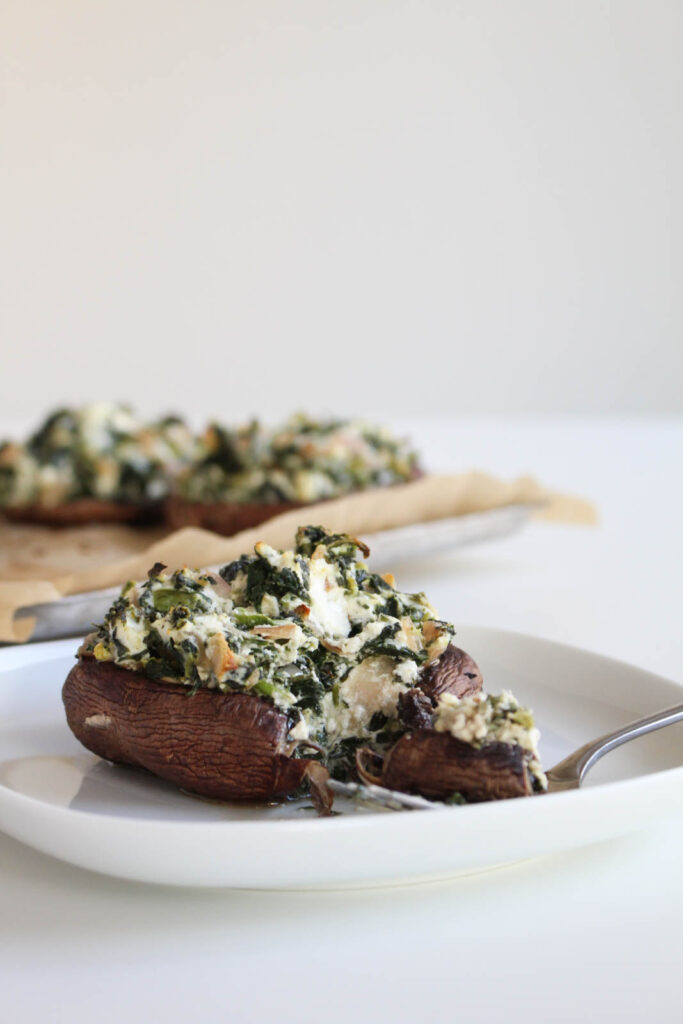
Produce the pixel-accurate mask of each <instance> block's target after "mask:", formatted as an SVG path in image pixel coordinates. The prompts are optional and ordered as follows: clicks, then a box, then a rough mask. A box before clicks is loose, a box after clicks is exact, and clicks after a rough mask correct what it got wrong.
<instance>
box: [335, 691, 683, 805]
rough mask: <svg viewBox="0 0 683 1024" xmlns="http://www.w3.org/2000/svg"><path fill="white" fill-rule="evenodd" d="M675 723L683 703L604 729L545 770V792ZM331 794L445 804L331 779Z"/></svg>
mask: <svg viewBox="0 0 683 1024" xmlns="http://www.w3.org/2000/svg"><path fill="white" fill-rule="evenodd" d="M676 722H683V704H677V705H676V707H673V708H667V709H666V710H665V711H658V712H656V713H655V714H654V715H648V717H647V718H639V719H638V721H637V722H630V723H629V724H628V725H624V726H622V727H621V729H615V730H614V732H608V733H606V735H604V736H600V737H599V738H598V739H597V740H591V742H590V743H585V744H584V745H583V746H582V747H579V749H578V750H575V751H574V753H573V754H570V755H569V757H565V758H564V760H563V761H560V762H559V763H558V764H556V765H555V767H554V768H551V769H550V771H549V772H547V773H546V774H547V779H548V792H549V793H560V792H563V791H565V790H568V789H578V788H579V786H580V785H581V783H582V782H583V780H584V778H585V777H586V775H587V773H588V772H589V771H590V770H591V768H592V767H593V765H594V764H597V762H598V761H599V760H600V758H601V757H604V755H605V754H609V752H610V750H615V749H616V747H620V746H621V745H622V744H623V743H628V742H629V740H634V739H636V738H637V737H638V736H644V735H645V734H646V733H648V732H654V731H655V729H663V728H664V726H666V725H674V724H675V723H676ZM328 786H329V788H330V789H331V790H332V792H333V793H338V794H339V795H340V796H349V797H353V798H354V799H356V800H358V801H360V802H361V803H368V804H376V805H377V804H379V805H380V806H382V807H385V808H386V809H387V810H390V811H402V810H407V811H434V810H441V809H444V808H445V807H446V805H445V804H442V803H440V802H439V801H433V800H425V798H424V797H421V796H411V795H410V794H408V793H399V792H397V791H396V790H392V789H384V788H383V787H382V786H364V785H362V784H360V783H357V782H337V781H336V779H331V780H330V781H329V782H328Z"/></svg>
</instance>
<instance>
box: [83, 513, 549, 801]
mask: <svg viewBox="0 0 683 1024" xmlns="http://www.w3.org/2000/svg"><path fill="white" fill-rule="evenodd" d="M368 553H369V552H368V550H367V548H366V547H365V546H364V545H363V544H362V542H360V541H357V540H355V539H354V538H352V537H349V536H346V535H343V534H331V533H328V532H327V531H326V530H324V529H323V528H321V527H317V526H307V527H302V528H301V529H300V530H299V531H298V533H297V538H296V546H295V548H294V550H291V551H278V550H275V549H274V548H272V547H269V546H268V545H267V544H264V543H260V544H257V545H256V547H255V550H254V553H253V554H250V555H243V556H242V557H241V558H240V559H238V560H237V561H235V562H232V563H230V564H229V565H226V566H224V567H223V568H222V569H221V570H220V572H217V573H213V572H200V571H197V570H190V569H183V570H181V571H177V572H173V573H169V572H166V570H165V567H164V566H163V565H161V564H157V565H155V566H154V567H153V568H152V569H151V570H150V572H149V575H148V578H147V579H146V580H145V581H144V582H143V583H129V584H127V585H126V586H125V587H124V588H123V590H122V592H121V595H120V597H119V598H118V599H117V600H116V602H115V603H114V604H113V605H112V607H111V609H110V610H109V612H108V614H107V616H106V618H105V620H104V622H103V623H102V624H101V625H100V626H99V627H98V628H97V630H96V631H95V632H94V633H92V634H91V635H90V636H89V637H87V638H86V640H85V641H84V643H83V645H82V647H81V649H80V651H79V654H78V662H77V664H76V665H75V667H74V668H73V669H72V670H71V672H70V674H69V676H68V677H67V680H66V682H65V684H64V689H63V699H64V705H65V708H66V715H67V721H68V724H69V726H70V727H71V729H72V731H73V732H74V734H75V735H76V736H77V738H78V739H79V740H80V741H81V742H82V743H83V744H84V745H85V746H86V747H88V749H90V750H92V751H93V752H94V753H96V754H98V755H100V756H101V757H104V758H106V759H108V760H111V761H115V762H122V763H126V764H131V765H136V766H139V767H143V768H146V769H148V770H149V771H151V772H153V773H154V774H156V775H158V776H160V777H161V778H164V779H167V780H168V781H170V782H172V783H174V784H175V785H177V786H180V787H182V788H184V789H186V790H189V791H191V792H195V793H199V794H202V795H204V796H208V797H214V798H218V799H222V800H230V801H259V802H262V801H270V800H277V799H282V798H285V797H287V796H291V795H293V794H297V793H299V792H302V791H303V790H304V789H305V788H306V787H307V788H308V790H309V791H310V793H311V795H312V796H313V798H314V802H315V803H316V806H317V807H318V809H319V810H321V811H326V810H329V807H330V804H331V793H330V790H329V789H328V788H327V785H326V780H327V778H328V777H329V775H332V776H334V777H335V778H338V779H341V780H353V779H357V778H358V777H360V778H361V779H365V780H366V781H376V782H377V781H378V782H380V783H381V784H382V785H386V786H388V787H390V788H393V789H402V790H405V791H406V792H412V793H420V794H422V795H424V796H426V797H428V798H431V799H436V800H444V801H450V802H454V801H456V802H457V801H466V802H469V801H478V800H488V799H498V798H504V797H510V796H520V795H529V794H531V793H532V792H535V791H541V790H543V789H544V788H545V777H544V775H543V772H542V770H541V767H540V763H539V761H538V752H537V739H538V734H537V731H536V730H535V728H534V724H533V718H532V715H531V712H530V711H528V710H526V709H524V708H521V707H520V706H519V704H518V703H517V702H516V701H515V699H514V697H512V695H511V694H508V693H504V694H502V695H501V696H500V697H493V696H489V695H486V694H484V693H483V691H482V677H481V673H480V672H479V669H478V668H477V666H476V664H475V663H474V661H473V660H472V659H471V658H470V657H469V655H467V654H466V653H465V652H464V651H462V650H460V649H459V648H458V647H456V646H455V644H454V643H453V635H454V629H453V626H451V625H450V623H448V622H444V621H443V620H441V619H439V618H438V616H437V614H436V611H435V610H434V608H433V607H432V606H431V605H430V603H429V601H428V600H427V598H426V597H425V595H424V594H406V593H402V592H401V591H399V590H397V589H396V587H395V586H394V581H393V578H392V577H391V576H379V575H377V574H375V573H372V572H370V571H369V570H368V568H367V566H366V564H365V562H364V561H363V558H364V556H367V554H368Z"/></svg>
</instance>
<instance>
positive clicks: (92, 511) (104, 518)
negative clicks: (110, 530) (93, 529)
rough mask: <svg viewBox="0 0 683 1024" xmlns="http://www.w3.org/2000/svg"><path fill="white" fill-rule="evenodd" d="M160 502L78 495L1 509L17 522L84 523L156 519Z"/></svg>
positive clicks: (151, 520) (158, 514)
mask: <svg viewBox="0 0 683 1024" xmlns="http://www.w3.org/2000/svg"><path fill="white" fill-rule="evenodd" d="M162 511H163V506H162V504H161V503H160V502H149V503H147V504H144V505H136V504H134V503H132V502H124V501H103V500H101V499H99V498H78V499H77V500H75V501H68V502H64V504H62V505H12V506H9V505H8V506H6V507H5V508H3V509H2V513H3V515H4V516H5V518H6V519H9V520H11V521H12V522H14V523H40V524H41V525H43V526H85V525H87V524H88V523H156V522H159V521H160V520H161V518H162Z"/></svg>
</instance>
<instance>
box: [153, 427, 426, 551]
mask: <svg viewBox="0 0 683 1024" xmlns="http://www.w3.org/2000/svg"><path fill="white" fill-rule="evenodd" d="M200 443H201V448H202V455H201V457H200V458H199V459H198V461H197V462H196V463H195V464H194V465H193V466H192V467H190V468H188V469H187V470H186V471H185V472H184V473H183V474H182V475H181V476H180V478H179V480H178V482H177V485H176V488H175V490H174V493H173V495H172V496H171V498H170V499H169V501H168V503H167V519H168V522H169V523H170V525H171V526H175V527H180V526H189V525H191V526H203V527H205V528H206V529H210V530H214V531H215V532H217V533H222V534H225V535H231V534H234V533H237V532H238V531H239V530H243V529H248V528H249V527H252V526H258V525H259V524H260V523H262V522H265V521H266V520H267V519H271V518H272V517H273V516H275V515H278V514H279V513H281V512H286V511H289V510H291V509H295V508H301V507H302V506H305V505H310V504H313V503H315V502H318V501H326V500H329V499H331V498H337V497H340V496H341V495H344V494H350V493H352V492H354V491H362V490H367V489H368V488H374V487H386V486H390V485H392V484H397V483H406V482H408V481H410V480H414V479H415V478H416V477H418V476H420V469H419V466H418V460H417V455H416V454H415V452H413V451H412V450H411V449H410V448H409V446H408V445H407V444H406V443H405V442H404V441H401V440H398V439H397V438H395V437H393V436H392V435H391V434H390V433H389V432H388V431H387V430H385V429H383V428H379V427H374V426H370V425H368V424H366V423H362V422H360V421H354V420H314V419H311V418H310V417H308V416H305V415H302V414H299V415H297V416H293V417H292V418H291V419H289V420H288V421H287V422H286V423H285V424H284V425H283V426H281V427H278V428H275V429H274V430H272V431H268V430H266V429H265V428H264V427H263V426H261V425H260V424H259V423H258V422H256V421H254V422H252V423H250V424H249V425H247V426H245V427H241V428H237V429H228V428H225V427H222V426H220V425H218V424H211V425H210V426H209V428H208V429H207V431H206V432H205V434H204V436H203V438H202V440H201V442H200Z"/></svg>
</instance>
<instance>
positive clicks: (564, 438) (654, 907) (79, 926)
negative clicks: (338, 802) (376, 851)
mask: <svg viewBox="0 0 683 1024" xmlns="http://www.w3.org/2000/svg"><path fill="white" fill-rule="evenodd" d="M401 425H405V426H409V427H410V429H411V430H412V433H413V435H414V436H415V438H416V440H417V441H418V443H419V445H420V447H421V448H422V449H423V450H425V451H429V452H430V461H431V463H432V464H433V465H434V466H439V467H451V468H469V467H470V466H475V465H476V466H480V467H482V468H487V469H489V470H491V471H494V472H497V473H500V474H505V475H513V474H517V473H519V472H526V471H533V472H535V473H536V474H537V475H538V476H539V477H540V478H541V479H543V481H544V482H546V483H548V484H551V485H554V486H556V487H558V488H563V489H565V490H574V491H575V492H577V493H581V494H584V495H586V496H590V497H592V498H594V499H595V501H596V502H597V504H598V505H599V508H600V512H601V523H600V526H599V527H598V528H596V529H586V528H579V527H576V528H572V527H566V526H555V525H549V524H542V523H534V524H532V525H530V526H529V527H527V528H526V529H525V531H524V532H523V533H520V534H519V535H517V536H515V537H511V538H508V539H506V540H500V541H496V542H490V543H488V544H486V545H481V546H479V547H476V548H474V547H472V548H469V549H467V550H462V551H461V552H459V553H453V554H452V555H450V556H448V557H443V558H435V559H434V560H432V561H429V562H424V563H423V564H421V565H417V564H416V565H410V566H408V565H406V566H399V567H398V571H397V574H396V575H397V579H398V583H399V585H400V586H401V587H405V589H412V588H415V589H417V588H420V589H425V590H427V592H428V593H429V595H430V597H431V598H432V599H433V600H434V603H436V604H437V607H439V609H440V611H441V613H442V614H443V615H444V617H448V618H451V619H453V620H455V621H456V622H461V623H479V624H482V625H491V626H500V627H504V628H508V629H516V630H519V631H523V632H528V633H535V634H538V635H540V636H545V637H550V638H553V639H557V640H562V641H565V642H568V643H574V644H578V645H580V646H583V647H586V648H589V649H592V650H595V651H599V652H601V653H603V654H608V655H611V656H614V657H618V658H622V659H624V660H628V661H632V662H635V663H637V664H639V665H642V666H645V667H647V668H649V669H651V670H653V671H656V672H659V673H661V674H663V675H668V676H669V677H671V678H674V679H676V680H677V681H679V682H683V634H682V630H681V623H682V622H683V597H682V586H681V580H682V579H683V542H682V540H681V523H682V522H683V484H682V476H681V467H682V466H683V421H668V422H666V421H652V420H643V421H626V422H624V421H615V420H591V421H588V420H585V419H579V420H569V419H566V418H565V419H562V420H556V421H548V420H543V421H530V420H524V421H500V422H495V421H492V420H482V421H479V422H476V421H473V420H468V421H466V422H462V421H458V420H455V419H453V420H445V419H441V420H439V421H437V420H433V421H431V422H427V421H424V420H422V421H419V422H417V421H413V422H412V423H407V422H405V421H404V423H403V424H401ZM473 653H475V656H476V652H473ZM264 856H273V857H276V856H277V850H276V849H272V850H264ZM682 864H683V809H682V808H680V807H679V808H673V809H672V817H671V820H669V821H667V822H664V823H662V824H661V825H660V826H658V827H657V828H656V829H652V830H650V831H647V832H641V833H636V834H634V835H632V836H631V837H629V838H626V839H620V840H618V841H613V842H610V843H606V844H602V845H599V846H594V847H592V848H588V849H584V850H580V851H575V852H572V853H567V854H562V855H558V856H554V857H549V858H545V859H543V860H537V861H528V862H526V863H523V864H519V865H516V866H512V867H508V868H503V869H498V870H496V871H491V872H488V873H485V874H479V875H473V876H470V877H467V878H461V879H459V880H454V881H452V882H449V883H435V884H432V885H421V886H411V887H404V888H386V889H378V890H365V891H355V892H354V891H346V892H328V893H265V892H230V891H187V890H173V889H164V888H157V887H152V886H144V885H138V884H133V883H126V882H122V881H117V880H114V879H108V878H105V877H100V876H97V875H94V874H90V873H88V872H85V871H81V870H78V869H76V868H72V867H69V866H67V865H64V864H60V863H58V862H56V861H53V860H51V859H49V858H48V857H45V856H43V855H41V854H38V853H36V852H34V851H32V850H30V849H27V848H25V847H23V846H21V845H20V844H19V843H17V842H14V841H13V840H11V839H8V838H6V837H4V836H0V879H1V881H0V1007H1V1009H0V1014H1V1018H2V1020H3V1021H6V1022H7V1024H15V1022H34V1021H35V1022H38V1021H40V1022H68V1024H80V1022H85V1021H88V1022H92V1021H97V1022H98V1024H106V1022H109V1021H111V1022H117V1024H119V1022H120V1021H122V1020H124V1021H126V1022H145V1024H154V1022H156V1021H164V1022H175V1021H186V1020H188V1019H189V1020H192V1021H197V1022H204V1021H209V1022H212V1021H228V1022H230V1024H236V1022H242V1021H248V1022H252V1021H253V1022H259V1021H273V1020H277V1021H286V1022H289V1021H292V1022H294V1021H296V1022H298V1024H306V1022H308V1021H316V1022H319V1021H324V1022H325V1024H336V1022H342V1021H343V1022H345V1024H346V1022H348V1021H353V1020H362V1021H371V1022H372V1024H382V1022H385V1021H386V1022H392V1024H396V1022H402V1021H420V1022H421V1021H437V1020H438V1021H449V1020H454V1021H455V1020H463V1021H465V1020H466V1021H484V1022H488V1021H490V1022H494V1024H497V1022H499V1021H501V1022H502V1021H505V1022H506V1024H513V1022H517V1021H519V1022H524V1024H528V1022H529V1021H538V1022H539V1024H546V1022H556V1021H557V1022H559V1021H583V1022H593V1021H595V1022H603V1021H611V1020H615V1021H617V1020H618V1021H622V1022H623V1021H645V1020H658V1021H660V1022H668V1021H679V1020H681V1019H683V1009H682V1008H681V1004H682V1003H683V986H682V985H681V981H680V962H681V955H682V954H683V941H682V938H681V937H682V936H683V927H682V924H681V921H682V918H683V870H682V868H681V865H682Z"/></svg>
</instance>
